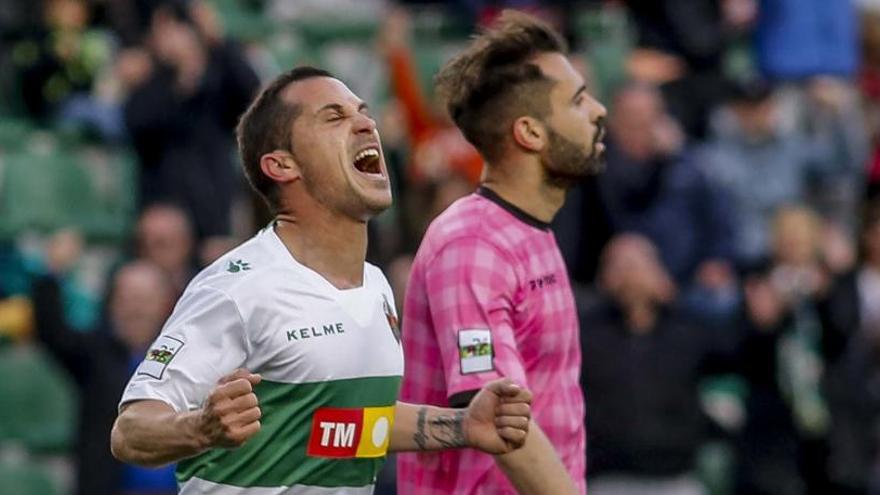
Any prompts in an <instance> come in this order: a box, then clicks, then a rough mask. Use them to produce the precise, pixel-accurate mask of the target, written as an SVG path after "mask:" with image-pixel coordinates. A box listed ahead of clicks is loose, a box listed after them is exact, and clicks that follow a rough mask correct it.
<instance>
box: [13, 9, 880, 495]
mask: <svg viewBox="0 0 880 495" xmlns="http://www.w3.org/2000/svg"><path fill="white" fill-rule="evenodd" d="M509 7H512V8H518V9H523V10H526V11H529V12H532V13H535V14H536V15H539V16H541V17H543V18H544V19H546V20H548V21H549V22H551V23H553V24H554V25H555V26H557V27H558V28H559V29H560V30H561V31H562V32H563V33H564V34H565V36H566V38H567V39H568V40H569V42H570V43H571V46H572V58H573V60H574V61H575V62H576V65H577V67H578V68H579V70H581V71H582V72H583V74H584V76H585V78H586V79H587V81H588V85H589V88H590V91H591V92H592V93H593V94H594V95H596V96H597V97H598V98H599V99H600V100H601V101H602V102H604V103H605V104H606V106H607V107H608V108H609V119H608V130H609V134H608V138H607V145H608V151H607V170H606V172H605V173H604V174H603V175H601V176H599V177H596V178H592V179H590V180H588V181H586V182H585V183H583V184H582V185H580V186H578V187H577V188H575V189H574V190H572V191H571V193H570V195H569V198H568V201H567V203H566V205H565V207H564V208H563V210H562V211H561V212H560V214H559V215H558V217H557V219H556V221H555V225H554V229H555V232H556V236H557V239H558V241H559V244H560V247H561V249H562V251H563V254H564V256H565V258H566V261H567V262H568V266H569V269H570V272H571V276H572V280H573V281H574V283H575V292H576V297H577V303H578V308H579V311H580V318H581V335H582V341H583V343H582V346H583V351H584V365H583V377H582V381H583V383H584V387H585V390H586V392H585V394H586V402H587V411H588V412H587V431H588V436H589V441H588V443H589V454H588V466H589V467H588V472H589V476H590V486H591V490H590V493H591V494H599V495H602V494H611V495H614V494H624V493H630V492H627V491H625V486H626V484H627V482H628V481H632V480H656V481H657V482H658V484H663V486H665V487H666V488H667V490H666V491H662V492H660V491H658V492H657V493H664V494H682V495H684V494H691V493H706V494H717V495H724V494H772V495H787V494H838V493H839V494H865V493H880V457H878V453H880V452H878V447H880V421H878V419H880V196H878V191H880V1H878V0H834V1H831V0H617V1H611V0H608V1H602V0H592V1H564V0H558V1H549V0H547V1H537V0H533V1H529V0H509V1H504V0H457V1H447V2H439V1H424V0H422V1H409V2H406V1H400V2H393V1H391V0H189V1H187V0H31V1H25V0H0V397H2V400H0V491H2V493H4V494H11V495H30V494H34V495H36V494H39V495H52V494H56V495H66V494H82V495H86V494H88V495H94V494H123V493H124V494H164V493H174V492H175V490H174V481H173V475H172V474H171V471H170V470H169V469H164V470H139V469H135V468H132V467H130V466H123V465H120V464H118V463H116V462H115V461H114V460H113V459H112V458H111V457H110V455H109V443H108V442H109V430H110V426H111V424H112V421H113V418H114V417H115V410H116V404H117V401H118V398H119V396H120V394H121V391H122V388H123V387H124V385H125V383H126V381H127V379H128V377H129V376H130V374H131V373H132V372H133V370H134V367H135V366H136V365H137V363H138V362H139V361H140V360H141V359H142V357H143V353H144V352H145V350H146V348H147V346H148V345H149V343H150V342H151V341H152V339H153V338H154V337H155V335H156V334H157V333H158V331H159V330H160V329H161V326H162V323H163V322H164V319H165V318H166V317H167V315H168V313H169V312H170V310H171V308H172V307H173V303H174V301H175V299H176V297H177V296H178V295H180V293H181V292H182V291H183V289H184V288H185V286H186V284H187V283H188V281H189V280H190V278H191V277H192V276H193V275H194V274H195V273H197V271H198V270H199V269H200V268H201V267H204V266H206V265H207V264H210V263H211V262H212V261H213V260H215V259H216V258H217V257H218V256H220V255H221V254H222V253H224V252H225V251H226V250H228V249H230V248H231V247H233V246H235V245H236V244H238V243H239V242H241V241H243V240H244V239H246V238H248V237H249V236H251V235H252V234H253V233H254V232H255V231H256V230H258V229H259V228H261V227H263V226H264V225H266V223H267V222H268V221H269V217H268V216H267V212H266V211H265V209H264V208H263V206H262V205H261V203H260V201H259V200H258V199H257V198H255V196H254V195H253V194H251V193H250V191H249V190H248V188H247V186H246V182H245V180H244V178H243V175H242V173H241V171H240V170H239V168H238V167H239V164H238V158H237V155H236V152H235V145H234V139H233V134H232V130H233V128H234V126H235V124H236V121H237V118H238V116H239V115H240V114H241V112H242V111H243V110H244V109H245V108H246V106H247V104H248V102H249V101H250V98H252V96H253V95H254V94H255V92H256V91H257V90H258V88H259V87H260V85H261V83H264V82H266V81H268V80H270V79H271V78H273V77H274V76H275V75H277V74H279V73H280V72H281V71H283V70H286V69H288V68H291V67H293V66H295V65H298V64H313V65H318V66H321V67H323V68H326V69H328V70H330V71H332V72H334V73H335V74H337V75H338V76H339V77H340V78H341V79H342V80H343V81H345V82H346V83H347V84H348V85H349V86H350V87H351V88H352V90H353V91H354V92H355V93H357V94H358V95H359V96H360V97H362V98H363V99H365V100H366V101H368V102H369V103H370V106H371V107H372V108H374V111H373V112H374V114H375V116H376V118H377V120H378V121H379V128H380V132H381V135H382V139H383V144H384V151H385V157H386V160H387V161H388V164H389V168H390V171H391V174H392V183H393V188H394V193H395V198H396V201H395V205H394V207H392V208H391V209H390V210H389V211H387V212H386V213H384V214H382V215H381V216H380V217H379V218H377V219H376V220H375V221H374V222H372V224H371V226H370V230H371V233H370V235H371V237H370V248H369V260H370V261H372V262H373V263H376V264H378V265H379V266H380V267H382V268H383V269H384V270H385V272H386V274H387V276H388V278H389V280H390V281H391V283H392V285H393V286H394V288H395V291H396V295H397V297H398V305H399V303H400V300H402V296H403V293H404V291H405V287H406V280H407V277H408V273H409V266H410V262H411V259H412V256H413V254H414V252H415V250H416V249H417V248H418V245H419V241H420V239H421V236H422V234H423V232H424V229H425V228H426V226H427V224H428V223H429V222H430V221H431V219H432V218H434V216H436V215H437V214H438V213H439V212H441V211H442V210H443V209H444V208H445V207H446V206H448V205H449V204H450V203H451V202H453V201H455V200H456V199H457V198H459V197H461V196H463V195H466V194H468V193H470V192H471V191H473V189H474V187H475V184H476V183H477V181H478V179H479V176H480V170H481V166H482V164H481V159H480V157H479V155H478V154H477V153H476V151H475V150H474V149H473V148H472V147H470V146H469V145H468V144H467V143H466V142H465V141H464V139H463V138H462V136H461V135H460V134H459V132H458V131H457V130H456V129H455V128H454V127H453V126H451V125H450V123H449V121H448V120H447V119H446V118H445V117H444V115H443V111H442V108H441V106H440V105H439V104H438V102H436V101H435V100H434V99H433V91H432V87H431V79H432V76H433V74H434V73H435V72H436V71H437V69H438V68H439V67H440V65H441V64H442V63H443V62H444V61H445V60H446V59H447V58H448V57H449V56H450V55H451V54H453V53H455V52H456V50H458V49H459V48H461V47H462V46H463V45H464V44H465V43H466V42H467V37H468V36H469V34H470V33H472V32H473V31H474V29H475V28H477V27H478V26H480V25H484V24H486V23H488V22H491V20H492V19H494V17H495V16H497V15H498V13H499V12H500V11H501V10H502V9H503V8H509ZM403 331H404V332H405V331H406V329H404V330H403ZM393 464H394V463H393V462H389V463H388V466H387V468H386V472H385V473H384V476H383V477H382V479H380V480H379V488H378V490H377V493H378V494H379V495H390V494H393V493H394V482H393V479H394V473H393ZM658 486H659V485H658ZM676 486H678V487H679V488H674V487H676ZM621 487H624V488H621ZM670 487H672V488H670ZM694 490H697V491H694Z"/></svg>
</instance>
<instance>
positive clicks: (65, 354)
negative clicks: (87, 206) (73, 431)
mask: <svg viewBox="0 0 880 495" xmlns="http://www.w3.org/2000/svg"><path fill="white" fill-rule="evenodd" d="M58 241H59V242H61V243H66V242H68V241H69V239H64V238H60V239H58ZM52 249H53V250H54V251H55V252H56V253H57V256H55V257H53V258H52V261H51V263H50V266H51V267H52V272H51V273H50V274H49V275H46V276H43V277H40V278H38V279H37V280H36V281H35V282H34V287H33V304H34V313H35V315H36V330H37V336H38V338H39V340H40V342H42V343H43V344H44V345H45V347H46V349H47V350H48V351H49V352H50V353H51V354H52V355H53V356H54V357H55V358H56V359H57V360H58V362H59V363H60V364H61V365H62V366H63V367H64V368H65V369H67V371H68V372H69V373H70V374H71V376H72V377H73V379H74V381H75V383H76V385H77V386H78V387H79V389H80V394H79V396H80V415H79V418H80V419H79V432H78V435H77V441H76V445H75V450H74V452H75V459H76V463H77V481H76V487H77V488H76V493H77V494H78V495H93V494H98V493H106V494H114V493H122V492H125V493H130V494H139V493H140V494H146V493H149V494H153V495H159V494H169V495H170V494H172V493H177V484H176V481H175V478H174V472H173V467H168V468H164V469H160V470H144V469H140V468H134V467H131V466H123V465H121V464H119V463H118V462H116V460H115V459H113V457H112V456H111V455H110V449H109V445H110V428H111V427H112V426H113V420H114V419H115V418H116V406H117V404H118V402H119V397H120V396H121V395H122V389H123V388H124V387H125V384H126V381H127V380H128V377H129V376H130V375H131V373H132V372H133V371H134V370H135V368H136V367H137V365H138V364H139V363H140V361H141V360H142V359H143V356H144V353H145V352H146V350H147V348H148V347H149V344H150V343H151V342H152V341H153V339H155V337H156V335H158V333H159V330H160V329H161V327H162V325H163V323H164V322H165V318H166V317H167V316H168V314H169V313H170V309H171V302H172V301H173V299H172V292H171V287H170V285H169V283H168V280H167V278H166V277H165V275H164V273H163V272H162V271H161V270H159V269H158V268H157V267H155V266H154V265H152V264H150V263H148V262H146V261H135V262H132V263H128V264H126V265H124V266H123V267H122V268H120V269H119V270H118V271H117V272H116V274H115V276H114V279H113V282H112V287H111V288H110V292H109V294H108V296H107V308H106V313H105V315H104V316H105V318H104V321H102V322H101V324H100V325H99V327H98V328H96V329H95V330H94V331H92V332H88V333H78V332H73V331H71V329H70V328H69V327H68V326H67V324H66V323H65V322H64V318H63V317H62V311H61V300H60V289H59V285H58V276H60V275H62V274H63V273H64V271H65V270H67V269H68V268H69V267H70V266H72V264H73V263H74V262H75V256H76V249H74V247H73V246H64V245H60V246H57V245H56V246H53V247H52Z"/></svg>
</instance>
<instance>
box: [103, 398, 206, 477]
mask: <svg viewBox="0 0 880 495" xmlns="http://www.w3.org/2000/svg"><path fill="white" fill-rule="evenodd" d="M199 413H200V412H199V411H191V412H185V413H178V412H176V411H174V410H173V409H172V408H171V407H170V406H169V405H167V404H165V403H163V402H159V401H139V402H134V403H132V404H130V405H128V406H127V407H126V408H125V409H124V410H123V411H122V412H121V413H120V414H119V417H118V418H116V423H115V424H114V425H113V431H112V433H111V440H110V449H111V450H112V452H113V456H114V457H116V458H117V459H119V460H120V461H122V462H127V463H129V464H137V465H140V466H148V467H155V466H161V465H163V464H169V463H172V462H176V461H179V460H181V459H185V458H187V457H192V456H194V455H197V454H199V453H201V452H203V451H204V450H206V449H207V446H208V439H207V438H206V437H205V436H204V435H203V434H201V433H200V432H199V429H198V419H199Z"/></svg>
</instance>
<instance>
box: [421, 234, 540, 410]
mask: <svg viewBox="0 0 880 495" xmlns="http://www.w3.org/2000/svg"><path fill="white" fill-rule="evenodd" d="M513 266H514V264H513V263H512V262H511V261H510V259H509V257H508V255H507V254H506V253H505V252H503V251H501V250H500V249H498V248H497V247H495V246H493V245H492V244H490V243H489V242H487V241H485V240H483V239H480V238H476V237H466V238H461V239H457V240H455V241H453V242H450V243H449V244H447V245H446V246H444V247H443V248H442V250H441V251H440V252H439V253H438V254H437V255H436V256H435V257H434V259H433V260H432V261H431V262H430V263H429V264H428V265H427V266H426V267H425V283H426V288H427V291H428V294H429V300H430V303H429V307H430V314H429V318H431V320H432V323H433V325H432V326H433V328H434V331H435V333H436V338H437V343H438V345H439V347H440V353H441V359H442V361H443V371H444V375H445V376H446V387H447V397H451V396H453V395H455V394H457V393H460V392H469V391H472V390H478V389H480V388H481V387H482V386H483V385H485V384H486V383H487V382H489V381H492V380H495V379H497V378H500V377H507V378H510V379H512V380H513V381H514V382H516V383H518V384H520V385H523V386H528V383H526V375H525V370H524V368H523V360H522V356H521V355H520V352H519V349H518V348H517V343H516V337H515V335H514V330H513V312H514V307H515V295H516V292H517V289H518V286H519V284H518V283H517V280H516V276H515V274H514V273H513Z"/></svg>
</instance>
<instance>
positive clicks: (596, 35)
mask: <svg viewBox="0 0 880 495" xmlns="http://www.w3.org/2000/svg"><path fill="white" fill-rule="evenodd" d="M574 25H575V30H576V31H577V33H578V34H579V35H580V37H581V39H582V40H583V43H582V44H583V45H584V47H585V51H586V53H587V55H588V56H589V59H590V63H591V64H592V68H593V71H594V74H595V77H596V83H597V84H598V85H599V88H600V90H601V94H600V99H602V100H603V101H608V97H609V96H611V95H610V94H608V93H609V92H610V90H611V89H612V88H614V87H616V86H617V85H618V84H620V83H621V82H622V81H623V80H624V79H625V77H626V71H625V69H626V67H625V63H626V58H627V54H628V53H629V51H630V50H631V49H632V46H633V45H634V42H635V36H634V34H633V33H632V27H631V26H630V25H629V22H628V21H627V18H626V12H625V11H624V10H623V9H622V8H619V7H607V6H606V7H601V8H589V9H583V10H581V11H580V13H579V14H578V16H577V18H576V19H575V21H574Z"/></svg>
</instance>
